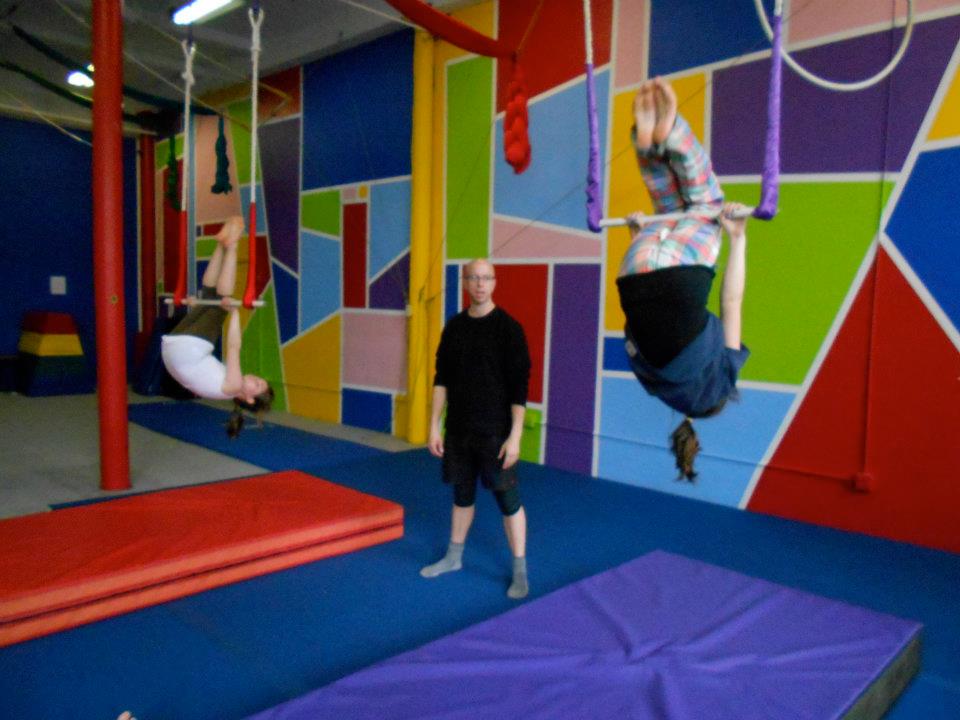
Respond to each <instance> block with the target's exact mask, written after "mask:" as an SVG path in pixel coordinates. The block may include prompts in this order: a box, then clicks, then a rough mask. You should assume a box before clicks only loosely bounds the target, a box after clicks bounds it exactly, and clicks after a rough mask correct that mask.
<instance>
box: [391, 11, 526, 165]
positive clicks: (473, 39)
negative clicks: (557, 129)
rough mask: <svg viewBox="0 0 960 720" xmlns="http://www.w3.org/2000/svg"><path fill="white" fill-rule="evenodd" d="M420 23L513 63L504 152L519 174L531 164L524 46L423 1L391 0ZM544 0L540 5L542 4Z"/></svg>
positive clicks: (460, 43) (463, 46) (454, 42)
mask: <svg viewBox="0 0 960 720" xmlns="http://www.w3.org/2000/svg"><path fill="white" fill-rule="evenodd" d="M387 2H388V3H389V4H390V5H392V6H393V7H394V9H396V10H398V11H400V12H401V13H403V14H404V15H406V16H407V17H408V18H410V19H411V20H413V21H414V22H415V23H417V25H419V26H421V27H423V28H425V29H426V30H429V31H430V32H431V33H433V34H434V35H436V36H437V37H439V38H441V39H442V40H446V41H447V42H448V43H451V44H452V45H456V46H457V47H458V48H460V49H462V50H466V51H468V52H472V53H476V54H477V55H483V56H485V57H492V58H498V59H500V60H506V61H509V62H510V63H511V65H510V68H511V78H510V83H509V84H508V86H507V95H508V100H507V107H506V113H505V116H504V120H503V151H504V155H505V156H506V160H507V162H508V163H509V164H510V166H511V167H513V171H514V172H515V173H517V174H518V175H519V174H520V173H522V172H523V171H524V170H526V169H527V167H528V166H529V165H530V138H529V135H528V132H527V128H528V123H529V119H528V115H527V89H526V84H525V83H524V81H523V73H522V71H521V70H520V63H519V52H520V47H521V46H517V47H513V46H512V45H508V44H507V43H505V42H504V41H503V40H495V39H493V38H490V37H487V36H486V35H484V34H482V33H479V32H477V31H476V30H474V29H473V28H472V27H470V26H469V25H467V24H465V23H462V22H460V21H459V20H456V19H454V18H452V17H450V16H449V15H446V14H444V13H442V12H440V11H439V10H436V9H435V8H433V7H431V6H430V5H428V4H427V3H425V2H422V1H421V0H387ZM542 4H543V3H542V1H541V3H540V5H542ZM539 10H540V6H538V7H537V11H536V12H534V14H533V16H532V18H531V22H530V23H529V24H528V25H527V28H526V32H524V34H523V39H522V40H521V45H522V43H523V42H526V39H527V36H528V35H529V33H530V28H531V27H532V26H533V23H534V22H535V21H536V19H537V17H538V16H539Z"/></svg>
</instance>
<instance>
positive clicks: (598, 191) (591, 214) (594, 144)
mask: <svg viewBox="0 0 960 720" xmlns="http://www.w3.org/2000/svg"><path fill="white" fill-rule="evenodd" d="M583 35H584V42H585V43H586V70H587V125H588V126H589V132H590V154H589V157H588V161H587V226H588V227H589V228H590V229H591V230H592V231H593V232H600V217H601V215H603V209H602V207H601V206H602V204H603V199H602V197H601V196H602V194H603V190H602V188H601V186H600V182H601V180H600V122H599V120H598V119H597V92H596V87H595V84H594V78H593V21H592V17H591V14H590V0H583Z"/></svg>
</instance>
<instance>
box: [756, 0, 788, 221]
mask: <svg viewBox="0 0 960 720" xmlns="http://www.w3.org/2000/svg"><path fill="white" fill-rule="evenodd" d="M780 21H781V17H780V15H779V14H775V15H774V16H773V47H772V54H771V55H770V89H769V92H768V94H767V145H766V154H765V156H764V160H763V176H762V179H761V186H760V202H759V203H758V204H757V207H756V208H755V209H754V211H753V216H754V217H755V218H757V219H758V220H771V219H773V216H774V215H776V214H777V198H778V196H779V194H780V85H781V81H782V80H781V77H782V74H783V56H782V55H781V53H780V46H781V43H782V38H781V28H780Z"/></svg>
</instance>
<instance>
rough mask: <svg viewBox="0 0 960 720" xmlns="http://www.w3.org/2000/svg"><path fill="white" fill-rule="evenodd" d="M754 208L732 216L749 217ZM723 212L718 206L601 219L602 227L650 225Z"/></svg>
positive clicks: (736, 218) (745, 209)
mask: <svg viewBox="0 0 960 720" xmlns="http://www.w3.org/2000/svg"><path fill="white" fill-rule="evenodd" d="M753 211H754V208H752V207H745V208H743V209H742V210H738V211H737V212H735V213H731V214H730V217H731V219H734V220H740V219H742V218H748V217H750V216H751V215H752V214H753ZM722 212H723V208H717V207H708V208H704V209H702V210H696V209H690V210H684V211H683V212H672V213H661V214H659V215H640V216H638V217H630V218H625V217H622V218H603V219H602V220H601V221H600V227H623V226H625V225H626V226H630V227H642V226H643V225H649V224H651V223H655V222H665V221H668V220H685V219H686V218H703V219H706V220H716V219H717V218H718V217H720V213H722Z"/></svg>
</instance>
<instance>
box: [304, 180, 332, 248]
mask: <svg viewBox="0 0 960 720" xmlns="http://www.w3.org/2000/svg"><path fill="white" fill-rule="evenodd" d="M300 224H301V225H302V226H303V227H305V228H308V229H310V230H316V231H317V232H322V233H326V234H327V235H333V236H335V237H340V191H339V190H327V191H324V192H312V193H309V194H307V193H304V194H303V195H301V196H300Z"/></svg>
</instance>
